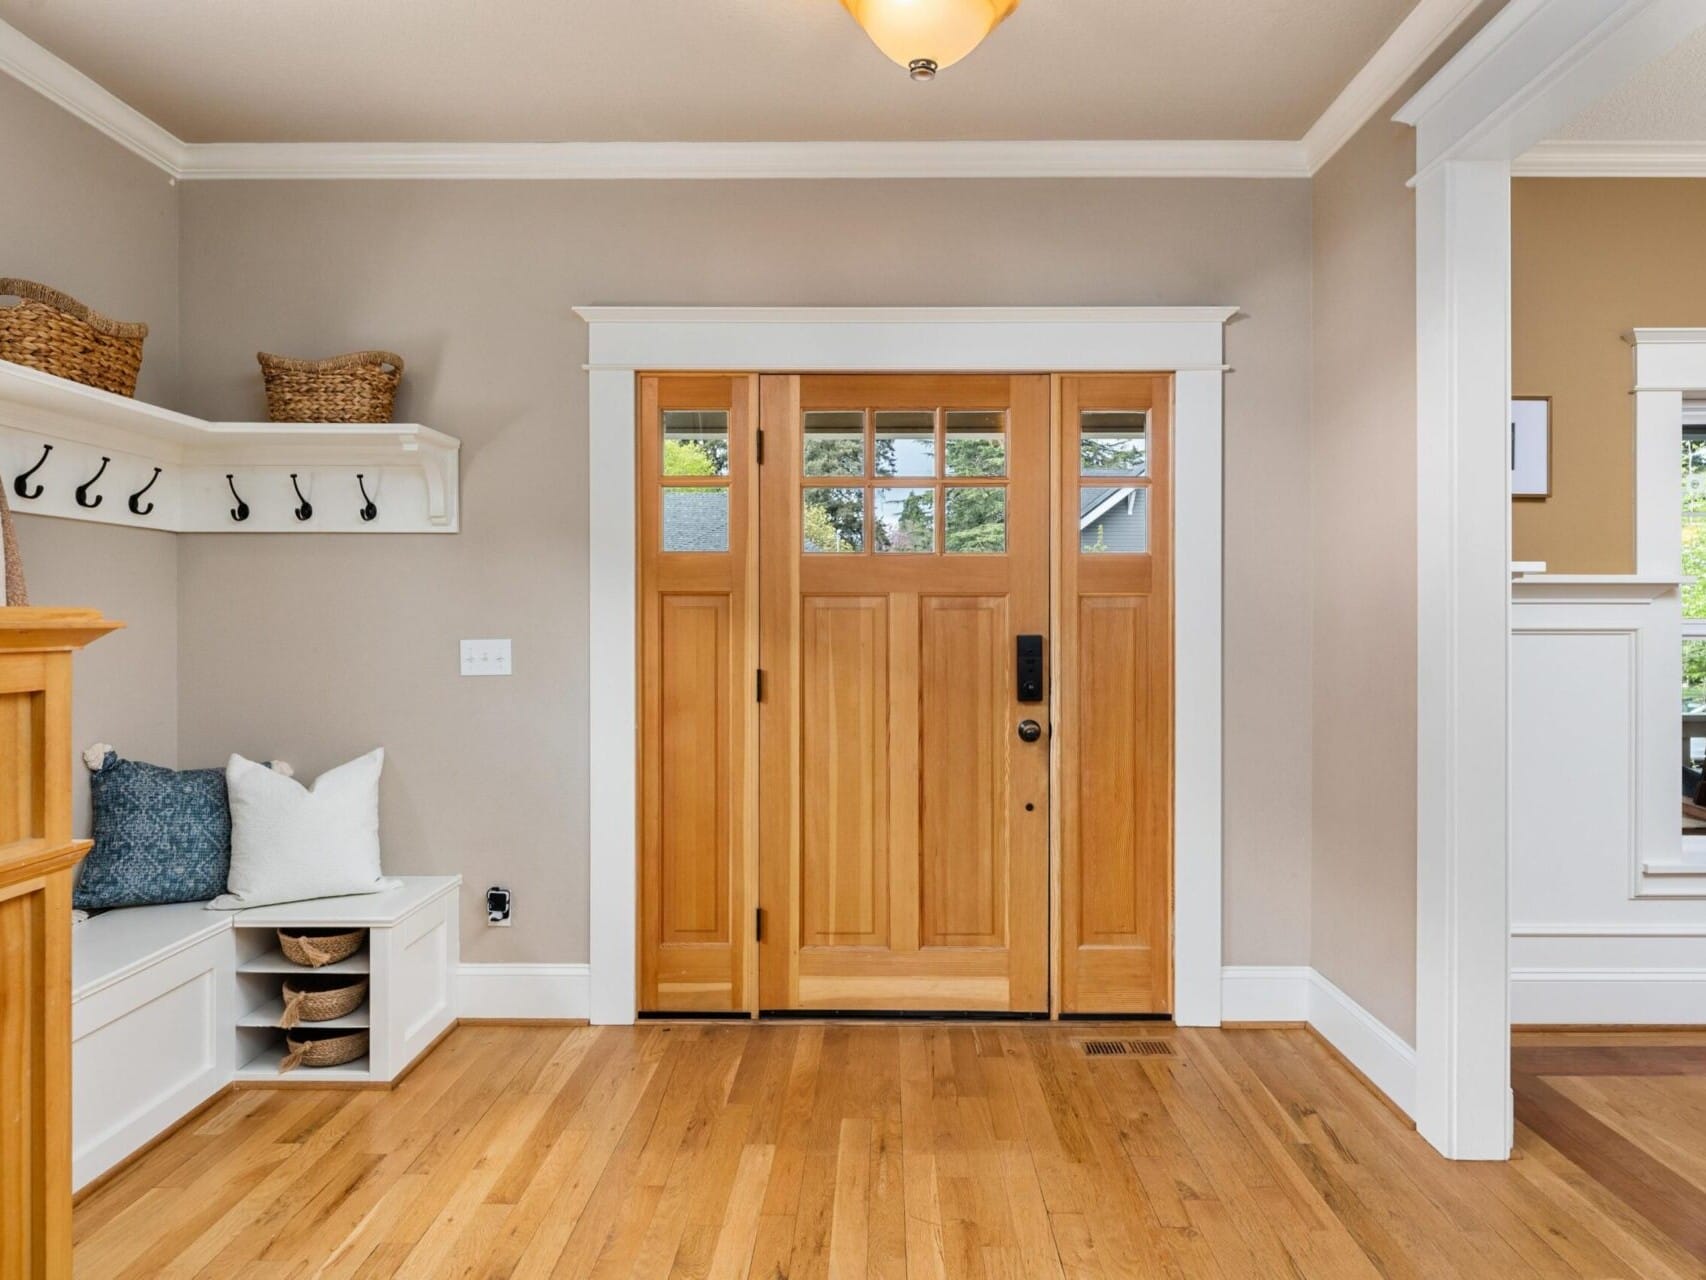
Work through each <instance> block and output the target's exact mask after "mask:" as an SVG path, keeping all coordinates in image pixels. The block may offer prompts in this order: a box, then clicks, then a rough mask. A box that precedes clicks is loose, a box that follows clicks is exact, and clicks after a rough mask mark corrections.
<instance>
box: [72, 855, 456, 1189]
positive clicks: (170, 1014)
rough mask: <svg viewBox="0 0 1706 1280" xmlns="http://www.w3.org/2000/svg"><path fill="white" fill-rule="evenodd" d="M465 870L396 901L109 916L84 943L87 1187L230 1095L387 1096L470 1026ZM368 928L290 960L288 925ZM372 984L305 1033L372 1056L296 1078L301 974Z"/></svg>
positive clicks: (82, 1172)
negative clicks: (463, 965) (465, 994)
mask: <svg viewBox="0 0 1706 1280" xmlns="http://www.w3.org/2000/svg"><path fill="white" fill-rule="evenodd" d="M461 883H462V878H461V877H460V876H408V877H404V878H403V879H402V880H401V881H400V882H399V886H398V887H397V888H394V889H388V890H386V891H385V892H383V893H375V894H364V895H361V896H359V897H350V898H326V899H322V900H320V901H317V902H297V903H289V904H286V905H283V906H277V907H255V908H251V909H249V910H247V911H238V912H229V913H228V912H216V911H209V910H207V909H206V908H205V907H204V906H203V904H201V903H182V904H178V905H176V906H166V907H132V908H128V909H124V910H119V911H109V912H106V913H104V914H102V915H98V916H96V917H95V918H93V919H92V920H90V921H88V922H87V923H85V924H83V925H80V926H79V927H78V928H77V929H76V930H74V931H73V934H72V1050H71V1059H72V1091H73V1103H72V1130H73V1135H72V1141H73V1164H74V1175H75V1176H74V1181H75V1183H76V1185H77V1186H84V1185H86V1184H87V1183H89V1182H90V1181H91V1180H92V1179H94V1178H96V1177H98V1176H100V1175H101V1174H102V1173H103V1172H105V1171H106V1170H107V1169H109V1168H111V1167H112V1166H113V1165H115V1164H116V1163H118V1162H119V1161H121V1160H123V1159H124V1158H125V1157H126V1156H128V1155H129V1154H130V1153H131V1152H133V1151H135V1150H137V1149H138V1148H139V1147H141V1146H143V1145H144V1144H146V1143H147V1142H148V1141H150V1140H151V1139H152V1138H154V1137H155V1136H157V1135H158V1134H159V1133H161V1132H162V1131H164V1130H165V1129H167V1128H170V1127H171V1125H172V1124H174V1123H176V1121H177V1120H179V1119H180V1118H181V1117H183V1116H184V1115H186V1114H188V1113H189V1112H190V1111H193V1110H194V1109H195V1108H196V1107H197V1106H199V1105H200V1104H201V1103H202V1102H205V1101H206V1100H207V1099H208V1098H210V1097H212V1096H213V1095H214V1094H216V1093H218V1092H219V1091H220V1090H221V1089H223V1088H225V1087H226V1086H227V1085H231V1084H236V1085H238V1086H240V1087H261V1086H283V1087H289V1088H297V1087H307V1088H313V1087H316V1086H319V1087H322V1088H323V1087H326V1086H328V1085H339V1086H349V1085H372V1086H377V1087H383V1086H386V1085H388V1084H390V1083H391V1082H392V1081H394V1080H395V1079H396V1078H397V1077H398V1076H400V1075H401V1074H402V1073H403V1072H404V1071H405V1070H407V1069H408V1067H409V1065H410V1064H411V1063H412V1062H413V1061H414V1060H415V1059H416V1058H418V1057H419V1056H420V1055H421V1054H422V1053H424V1052H426V1050H427V1049H428V1048H429V1047H431V1045H432V1044H433V1042H434V1041H435V1040H437V1039H438V1037H439V1036H440V1035H442V1034H443V1033H444V1032H445V1031H446V1030H447V1029H448V1028H449V1027H450V1026H451V1025H452V1024H453V1023H454V1022H455V1019H456V991H455V982H456V966H457V960H458V955H459V938H458V919H457V891H458V888H459V886H460V885H461ZM287 927H296V928H306V929H366V930H367V931H368V934H367V943H366V945H365V946H364V947H363V948H362V950H360V951H359V952H357V953H356V954H355V955H353V956H350V957H349V958H348V959H346V960H340V961H338V962H336V963H335V964H330V965H324V966H322V967H320V968H318V969H307V968H304V967H303V966H301V965H296V964H292V963H291V962H290V961H288V960H286V959H285V958H284V956H283V954H282V953H281V952H280V951H279V947H278V930H279V929H280V928H287ZM292 973H296V974H305V973H318V974H324V973H359V974H366V975H368V991H367V1001H366V1003H365V1004H363V1005H362V1006H361V1008H359V1009H357V1010H355V1011H354V1012H353V1013H351V1014H349V1015H348V1016H347V1017H343V1018H337V1019H333V1020H330V1021H327V1022H320V1023H305V1024H304V1026H310V1027H325V1028H342V1029H353V1028H361V1027H365V1028H366V1029H367V1030H368V1032H369V1036H370V1042H369V1046H368V1053H367V1056H366V1057H364V1058H360V1059H357V1060H356V1061H354V1062H351V1063H347V1064H345V1065H344V1066H341V1067H302V1068H299V1069H298V1070H296V1071H293V1072H290V1073H288V1074H286V1075H280V1074H279V1071H278V1064H279V1061H280V1059H281V1058H283V1056H284V1032H283V1031H281V1030H280V1029H279V1027H278V1017H279V1015H280V1014H281V1013H282V1012H283V1009H284V1006H283V1002H282V999H281V988H282V984H283V981H284V979H285V977H286V976H288V975H289V974H292Z"/></svg>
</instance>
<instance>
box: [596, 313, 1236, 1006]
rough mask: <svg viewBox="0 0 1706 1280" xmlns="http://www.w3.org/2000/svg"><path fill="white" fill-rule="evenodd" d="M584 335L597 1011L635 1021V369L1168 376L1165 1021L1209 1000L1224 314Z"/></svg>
mask: <svg viewBox="0 0 1706 1280" xmlns="http://www.w3.org/2000/svg"><path fill="white" fill-rule="evenodd" d="M575 311H576V314H577V315H579V316H580V317H581V318H582V319H583V320H585V321H586V323H587V369H588V374H587V383H588V394H587V401H588V423H589V425H588V432H587V474H588V475H589V476H590V477H591V483H590V485H589V486H588V488H589V504H588V505H589V514H588V528H587V570H588V579H589V581H588V597H589V605H588V609H589V619H588V622H589V630H590V643H589V652H588V662H589V669H588V677H589V680H588V683H589V688H590V697H589V704H588V716H589V740H588V756H589V760H590V765H591V786H590V803H589V809H590V814H589V825H590V832H589V834H590V844H589V848H590V851H591V852H590V861H591V870H590V885H589V890H590V908H591V909H590V920H589V936H590V939H591V944H590V945H591V954H590V965H589V975H588V982H589V988H590V992H589V1011H590V1017H591V1020H592V1021H593V1022H594V1023H628V1022H632V1021H633V1020H634V1017H635V1009H636V974H635V968H636V956H637V953H636V950H635V948H636V945H637V935H636V927H635V926H636V914H637V908H638V875H637V850H636V842H635V841H636V819H635V812H636V808H635V806H636V803H637V795H638V789H637V786H636V779H635V768H636V762H637V760H638V751H639V738H638V726H637V721H636V715H635V707H636V699H637V689H638V673H637V668H636V656H635V655H636V643H637V641H636V631H635V612H636V610H635V606H636V602H637V598H638V597H637V589H638V580H639V579H638V567H637V563H636V558H635V537H634V532H635V529H634V522H635V518H636V516H635V491H636V486H637V477H636V475H635V470H634V468H635V453H634V425H635V424H634V418H635V385H634V375H635V373H636V372H637V371H639V370H642V369H653V370H657V369H691V370H698V371H713V370H716V371H720V370H728V371H730V372H753V371H763V372H767V373H772V372H773V373H786V372H806V371H836V370H854V371H862V372H871V373H906V372H920V373H924V372H935V373H954V372H968V373H969V372H981V373H1004V372H1014V373H1022V372H1036V373H1045V372H1046V373H1106V372H1139V373H1172V374H1174V375H1175V378H1174V398H1175V405H1174V425H1173V469H1174V475H1173V483H1174V493H1175V495H1176V496H1175V500H1174V504H1173V506H1174V513H1175V514H1174V534H1173V538H1174V558H1175V559H1174V563H1175V566H1176V567H1175V572H1174V581H1175V584H1176V586H1175V589H1174V590H1175V600H1174V626H1175V628H1176V634H1177V635H1178V636H1180V637H1184V638H1185V641H1184V643H1180V644H1178V645H1177V647H1176V650H1177V651H1176V655H1175V658H1174V695H1175V699H1176V702H1175V706H1176V711H1175V725H1176V728H1175V736H1174V756H1175V760H1174V804H1175V810H1174V813H1175V817H1174V841H1173V843H1174V906H1173V932H1174V944H1173V945H1174V976H1173V993H1174V1001H1173V1007H1174V1019H1175V1021H1177V1022H1178V1023H1179V1024H1180V1025H1183V1026H1218V1025H1219V1024H1220V1001H1221V787H1222V777H1221V527H1222V525H1221V464H1222V455H1223V442H1222V435H1223V426H1224V424H1223V395H1222V382H1223V379H1224V370H1225V363H1224V361H1225V325H1226V323H1227V322H1228V321H1229V320H1230V319H1231V318H1232V317H1233V316H1234V315H1236V314H1237V309H1236V308H1229V307H1213V308H1210V307H1202V308H1178V307H1168V308H1147V307H1129V308H1125V307H1088V308H1048V309H1035V308H965V307H956V308H945V309H930V308H829V309H821V308H818V309H814V308H680V307H672V308H633V307H616V308H607V307H577V308H576V309H575Z"/></svg>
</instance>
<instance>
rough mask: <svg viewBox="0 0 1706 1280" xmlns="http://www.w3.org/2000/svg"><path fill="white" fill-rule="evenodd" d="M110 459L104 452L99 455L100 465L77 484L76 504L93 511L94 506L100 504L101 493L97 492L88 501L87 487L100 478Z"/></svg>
mask: <svg viewBox="0 0 1706 1280" xmlns="http://www.w3.org/2000/svg"><path fill="white" fill-rule="evenodd" d="M111 461H112V459H111V458H109V457H107V456H106V455H105V454H103V455H102V456H101V465H100V466H99V467H98V468H96V470H95V474H94V475H92V476H90V477H89V478H88V479H87V480H85V481H84V482H83V483H82V484H80V485H78V486H77V505H78V506H80V507H85V508H87V509H88V510H90V511H93V510H94V509H95V508H96V507H98V506H100V505H101V495H100V494H98V493H97V494H96V495H95V500H94V501H93V502H91V501H89V488H90V486H92V485H93V484H94V483H95V481H97V480H99V479H100V478H101V473H102V472H104V471H105V470H106V469H107V463H109V462H111Z"/></svg>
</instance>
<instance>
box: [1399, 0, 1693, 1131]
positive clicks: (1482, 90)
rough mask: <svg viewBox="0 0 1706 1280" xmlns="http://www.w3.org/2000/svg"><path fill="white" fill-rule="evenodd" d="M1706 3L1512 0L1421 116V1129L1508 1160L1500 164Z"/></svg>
mask: <svg viewBox="0 0 1706 1280" xmlns="http://www.w3.org/2000/svg"><path fill="white" fill-rule="evenodd" d="M1703 18H1706V4H1703V2H1702V0H1511V2H1510V4H1508V5H1507V6H1506V7H1505V8H1504V9H1503V10H1501V11H1500V12H1499V13H1498V14H1497V15H1496V16H1495V17H1494V18H1493V19H1492V20H1491V21H1490V22H1489V23H1488V24H1487V25H1486V27H1484V28H1483V29H1482V30H1481V31H1480V32H1479V33H1478V34H1477V35H1476V36H1475V38H1474V39H1473V40H1471V41H1470V42H1469V43H1468V44H1467V45H1466V46H1465V47H1464V48H1463V49H1462V50H1461V51H1460V52H1459V53H1458V55H1457V56H1456V57H1455V58H1453V59H1452V60H1451V62H1450V63H1448V64H1447V65H1446V66H1445V67H1444V68H1443V69H1442V70H1441V71H1440V72H1439V74H1438V75H1436V76H1435V77H1434V78H1433V79H1432V80H1430V81H1429V82H1428V84H1427V85H1426V86H1424V87H1423V88H1422V90H1421V91H1420V93H1418V94H1417V95H1416V96H1415V98H1413V99H1412V100H1411V101H1410V102H1409V103H1408V104H1407V105H1406V106H1405V107H1404V109H1403V110H1402V111H1401V112H1399V115H1398V119H1399V120H1400V121H1402V122H1403V123H1406V124H1411V125H1414V126H1415V128H1416V163H1417V167H1418V174H1417V177H1416V182H1415V186H1416V189H1417V190H1416V195H1417V199H1416V299H1417V324H1416V338H1417V342H1416V360H1417V515H1418V528H1417V552H1416V555H1417V630H1416V642H1417V673H1418V688H1417V725H1416V739H1417V740H1416V757H1417V760H1416V765H1417V796H1416V800H1417V813H1418V821H1417V831H1416V846H1417V847H1416V1117H1415V1118H1416V1127H1417V1130H1418V1131H1419V1132H1420V1133H1421V1134H1422V1136H1423V1137H1425V1138H1427V1139H1428V1141H1430V1142H1432V1143H1433V1144H1434V1145H1435V1146H1436V1147H1438V1148H1439V1149H1440V1150H1441V1151H1442V1152H1444V1153H1445V1154H1446V1155H1448V1156H1451V1157H1453V1158H1456V1159H1486V1160H1502V1159H1505V1158H1507V1157H1508V1156H1509V1154H1510V1149H1511V1139H1512V1130H1513V1119H1512V1112H1511V1093H1510V997H1509V990H1510V985H1509V983H1510V956H1509V940H1510V938H1509V931H1510V912H1509V894H1508V880H1509V867H1510V829H1509V789H1510V780H1509V759H1508V754H1507V742H1508V732H1509V715H1510V710H1509V707H1510V679H1509V657H1510V591H1509V583H1508V574H1509V560H1510V489H1509V480H1508V475H1509V473H1508V466H1509V462H1508V455H1507V444H1506V434H1507V432H1508V430H1509V427H1508V421H1509V419H1508V412H1509V410H1508V401H1509V388H1510V356H1509V352H1510V250H1511V225H1510V172H1511V165H1512V163H1513V162H1514V161H1515V160H1516V159H1517V158H1518V157H1520V156H1521V155H1522V154H1523V153H1524V152H1526V151H1527V150H1528V149H1529V148H1530V147H1532V146H1534V145H1535V144H1536V143H1538V142H1541V141H1543V140H1544V139H1545V138H1547V137H1548V136H1550V135H1551V134H1552V133H1554V132H1555V131H1556V130H1558V129H1559V128H1561V127H1562V126H1563V125H1565V124H1566V123H1567V122H1568V121H1569V120H1570V119H1571V117H1573V116H1574V115H1576V114H1577V113H1578V112H1580V111H1581V110H1582V109H1583V108H1584V107H1586V106H1587V105H1588V104H1589V103H1591V102H1593V101H1594V100H1595V99H1597V98H1598V97H1600V96H1601V95H1603V94H1604V93H1606V92H1608V91H1609V90H1610V89H1612V88H1614V87H1615V86H1616V85H1617V84H1619V83H1620V82H1621V81H1622V80H1623V79H1624V78H1626V77H1627V76H1628V75H1629V74H1630V73H1632V72H1633V71H1634V70H1636V69H1638V68H1639V67H1640V66H1642V65H1643V64H1644V63H1645V62H1647V61H1650V60H1651V59H1653V58H1655V57H1657V56H1658V55H1660V54H1662V53H1664V52H1665V51H1667V50H1668V49H1670V48H1672V47H1674V46H1675V45H1676V44H1678V43H1680V42H1681V41H1682V40H1683V39H1684V38H1685V37H1686V36H1687V35H1688V34H1689V33H1690V32H1691V31H1692V30H1693V29H1694V28H1695V27H1697V26H1699V25H1700V23H1701V21H1702V19H1703Z"/></svg>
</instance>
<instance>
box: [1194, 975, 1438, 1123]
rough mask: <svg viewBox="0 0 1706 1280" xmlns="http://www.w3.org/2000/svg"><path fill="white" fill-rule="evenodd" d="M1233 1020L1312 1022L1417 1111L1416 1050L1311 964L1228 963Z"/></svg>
mask: <svg viewBox="0 0 1706 1280" xmlns="http://www.w3.org/2000/svg"><path fill="white" fill-rule="evenodd" d="M1221 1017H1222V1018H1223V1019H1224V1020H1225V1021H1227V1022H1307V1023H1308V1024H1309V1025H1310V1026H1311V1027H1313V1028H1314V1029H1315V1030H1316V1031H1317V1032H1318V1033H1319V1034H1320V1035H1321V1037H1322V1039H1324V1040H1326V1041H1327V1043H1328V1044H1330V1045H1332V1046H1333V1047H1334V1048H1335V1049H1337V1050H1338V1051H1339V1052H1340V1053H1342V1054H1344V1056H1345V1060H1346V1061H1348V1062H1349V1063H1350V1064H1351V1065H1352V1066H1354V1067H1355V1068H1356V1069H1357V1070H1358V1071H1360V1072H1362V1073H1363V1075H1365V1076H1367V1077H1368V1079H1369V1080H1370V1081H1371V1082H1372V1083H1373V1084H1374V1086H1375V1088H1377V1089H1379V1090H1380V1091H1381V1092H1382V1093H1384V1094H1385V1095H1386V1096H1387V1097H1388V1098H1390V1099H1391V1100H1392V1101H1393V1103H1394V1104H1396V1105H1397V1107H1398V1108H1399V1109H1400V1110H1401V1111H1403V1112H1404V1114H1405V1115H1414V1114H1415V1105H1416V1051H1415V1050H1414V1049H1413V1048H1411V1047H1410V1046H1409V1045H1408V1044H1406V1043H1405V1042H1404V1040H1403V1038H1402V1037H1401V1036H1399V1035H1398V1034H1397V1033H1396V1032H1394V1031H1393V1030H1392V1029H1391V1028H1390V1027H1388V1026H1387V1025H1386V1024H1385V1023H1383V1022H1381V1021H1380V1019H1378V1018H1376V1017H1375V1016H1374V1015H1373V1014H1372V1013H1370V1012H1369V1011H1368V1010H1367V1009H1364V1008H1363V1007H1362V1006H1361V1005H1360V1004H1358V1003H1357V1002H1356V1001H1355V1000H1352V999H1351V998H1350V997H1349V996H1348V995H1346V994H1345V993H1344V992H1343V991H1341V990H1340V989H1339V988H1338V987H1337V986H1335V985H1334V984H1333V983H1332V982H1330V981H1329V980H1328V979H1327V978H1325V977H1323V976H1322V975H1321V974H1319V973H1317V972H1316V971H1315V970H1314V969H1312V968H1310V967H1309V966H1308V965H1228V966H1226V968H1225V969H1223V970H1222V974H1221Z"/></svg>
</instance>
